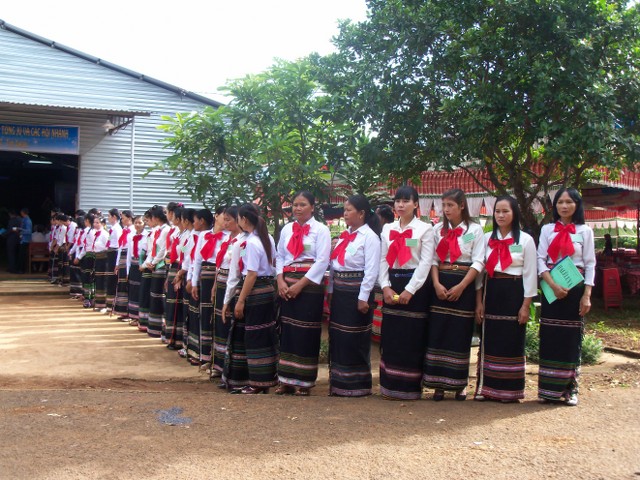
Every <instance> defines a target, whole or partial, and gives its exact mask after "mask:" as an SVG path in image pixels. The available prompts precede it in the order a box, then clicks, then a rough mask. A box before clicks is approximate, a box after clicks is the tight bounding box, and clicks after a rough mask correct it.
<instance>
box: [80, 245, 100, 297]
mask: <svg viewBox="0 0 640 480" xmlns="http://www.w3.org/2000/svg"><path fill="white" fill-rule="evenodd" d="M95 263H96V255H95V254H94V253H93V252H87V253H86V254H85V256H84V257H82V259H81V260H80V268H81V270H82V295H83V296H84V299H85V300H90V301H93V299H94V298H95V293H96V278H95V272H94V268H95Z"/></svg>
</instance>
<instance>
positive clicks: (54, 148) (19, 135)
mask: <svg viewBox="0 0 640 480" xmlns="http://www.w3.org/2000/svg"><path fill="white" fill-rule="evenodd" d="M0 150H5V151H10V152H34V153H62V154H67V155H78V154H79V153H80V139H79V128H78V127H61V126H55V125H10V124H5V123H0Z"/></svg>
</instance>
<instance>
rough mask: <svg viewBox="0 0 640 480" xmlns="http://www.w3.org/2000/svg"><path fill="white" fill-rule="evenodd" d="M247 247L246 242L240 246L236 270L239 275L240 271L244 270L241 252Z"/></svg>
mask: <svg viewBox="0 0 640 480" xmlns="http://www.w3.org/2000/svg"><path fill="white" fill-rule="evenodd" d="M246 246H247V242H242V243H241V244H240V260H238V268H239V269H240V273H242V270H243V269H244V262H243V261H242V250H243V249H245V248H246Z"/></svg>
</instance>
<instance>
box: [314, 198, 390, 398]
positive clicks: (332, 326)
mask: <svg viewBox="0 0 640 480" xmlns="http://www.w3.org/2000/svg"><path fill="white" fill-rule="evenodd" d="M344 221H345V223H346V224H347V227H348V228H347V230H345V231H344V232H342V234H341V235H340V240H339V241H338V243H337V245H336V246H335V248H334V249H333V252H332V253H331V273H330V276H329V287H328V289H327V290H328V292H329V294H330V295H331V299H330V301H329V304H330V305H331V317H330V319H331V320H330V322H329V359H330V363H329V394H330V395H336V396H344V397H361V396H364V395H371V359H370V353H371V323H372V320H373V310H374V293H373V287H374V285H375V283H376V280H377V279H378V272H379V270H380V236H379V235H380V220H379V219H378V217H377V215H376V214H375V213H373V211H372V210H371V205H370V204H369V201H368V200H367V198H366V197H365V196H364V195H352V196H350V197H349V198H348V199H347V200H346V201H345V202H344Z"/></svg>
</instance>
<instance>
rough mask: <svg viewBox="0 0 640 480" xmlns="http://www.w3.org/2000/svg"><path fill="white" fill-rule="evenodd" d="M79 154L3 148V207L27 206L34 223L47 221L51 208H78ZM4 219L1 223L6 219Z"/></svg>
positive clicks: (0, 186) (0, 194)
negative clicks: (12, 150)
mask: <svg viewBox="0 0 640 480" xmlns="http://www.w3.org/2000/svg"><path fill="white" fill-rule="evenodd" d="M78 158H79V157H78V156H75V155H59V154H46V153H29V152H3V151H0V210H4V209H10V208H13V209H15V210H18V211H19V210H20V209H21V208H23V207H27V208H28V209H29V212H30V213H31V219H32V220H33V224H34V225H36V224H43V225H47V224H48V221H49V211H50V210H51V208H52V207H54V206H55V207H58V208H60V209H61V210H62V211H63V212H65V213H73V212H74V211H75V209H76V197H77V192H78ZM2 220H4V219H0V224H2V223H4V222H3V221H2Z"/></svg>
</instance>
